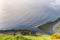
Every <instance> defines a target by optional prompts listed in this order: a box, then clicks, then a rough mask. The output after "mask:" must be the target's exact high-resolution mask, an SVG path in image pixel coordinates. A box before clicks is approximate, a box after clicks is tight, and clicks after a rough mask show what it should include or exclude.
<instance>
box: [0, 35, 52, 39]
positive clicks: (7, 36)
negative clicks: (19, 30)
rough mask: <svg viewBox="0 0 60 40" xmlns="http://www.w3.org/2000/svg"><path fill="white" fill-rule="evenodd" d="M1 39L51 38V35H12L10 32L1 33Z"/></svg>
mask: <svg viewBox="0 0 60 40" xmlns="http://www.w3.org/2000/svg"><path fill="white" fill-rule="evenodd" d="M0 40H51V37H50V36H49V35H41V36H32V35H21V34H17V35H15V36H14V35H10V34H0Z"/></svg>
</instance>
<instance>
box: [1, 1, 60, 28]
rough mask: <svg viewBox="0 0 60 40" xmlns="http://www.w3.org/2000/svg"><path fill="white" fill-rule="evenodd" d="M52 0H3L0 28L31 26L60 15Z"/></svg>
mask: <svg viewBox="0 0 60 40" xmlns="http://www.w3.org/2000/svg"><path fill="white" fill-rule="evenodd" d="M50 3H51V1H50V0H5V1H4V0H3V10H2V11H3V12H2V13H1V14H3V15H1V16H2V18H1V20H2V21H3V22H1V23H0V29H13V28H31V27H35V26H37V25H41V24H43V23H46V22H50V21H53V20H55V19H57V18H58V17H60V12H59V9H57V8H56V9H54V8H53V7H52V6H51V4H50Z"/></svg>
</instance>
